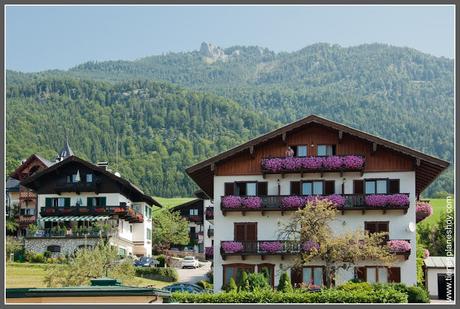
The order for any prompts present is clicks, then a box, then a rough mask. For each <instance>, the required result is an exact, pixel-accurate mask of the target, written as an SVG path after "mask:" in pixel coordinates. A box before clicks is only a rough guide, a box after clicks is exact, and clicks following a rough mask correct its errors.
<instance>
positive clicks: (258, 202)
mask: <svg viewBox="0 0 460 309" xmlns="http://www.w3.org/2000/svg"><path fill="white" fill-rule="evenodd" d="M222 206H223V207H224V208H234V209H237V208H242V209H258V208H261V207H262V199H261V198H260V197H258V196H248V197H241V196H235V195H227V196H224V197H223V198H222Z"/></svg>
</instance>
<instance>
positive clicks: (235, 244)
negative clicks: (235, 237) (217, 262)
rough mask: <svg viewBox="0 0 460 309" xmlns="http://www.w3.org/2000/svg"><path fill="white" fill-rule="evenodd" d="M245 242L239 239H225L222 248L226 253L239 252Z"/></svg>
mask: <svg viewBox="0 0 460 309" xmlns="http://www.w3.org/2000/svg"><path fill="white" fill-rule="evenodd" d="M243 248H244V247H243V243H241V242H239V241H224V242H222V250H223V251H224V253H238V252H241V251H243Z"/></svg>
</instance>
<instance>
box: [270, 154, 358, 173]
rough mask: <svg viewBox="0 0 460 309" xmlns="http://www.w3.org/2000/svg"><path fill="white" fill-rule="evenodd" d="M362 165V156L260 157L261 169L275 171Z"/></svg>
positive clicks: (349, 167)
mask: <svg viewBox="0 0 460 309" xmlns="http://www.w3.org/2000/svg"><path fill="white" fill-rule="evenodd" d="M363 166H364V157H361V156H355V155H348V156H328V157H313V156H311V157H301V158H299V157H284V158H267V159H262V169H263V170H266V171H269V172H273V173H277V172H281V171H291V172H292V171H301V170H320V169H323V168H324V169H326V170H338V169H342V168H346V169H360V168H363Z"/></svg>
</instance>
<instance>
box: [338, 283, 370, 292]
mask: <svg viewBox="0 0 460 309" xmlns="http://www.w3.org/2000/svg"><path fill="white" fill-rule="evenodd" d="M337 289H338V290H343V291H354V290H358V291H372V285H370V284H369V283H367V282H352V281H348V282H346V283H344V284H342V285H341V286H339V287H338V288H337Z"/></svg>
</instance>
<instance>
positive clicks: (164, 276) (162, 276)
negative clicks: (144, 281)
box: [136, 267, 179, 282]
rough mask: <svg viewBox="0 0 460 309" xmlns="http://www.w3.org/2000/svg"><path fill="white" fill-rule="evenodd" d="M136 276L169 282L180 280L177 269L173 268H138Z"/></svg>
mask: <svg viewBox="0 0 460 309" xmlns="http://www.w3.org/2000/svg"><path fill="white" fill-rule="evenodd" d="M136 276H138V277H142V278H148V279H152V280H160V281H167V282H173V281H177V280H179V275H178V274H177V271H176V269H175V268H172V267H138V268H136Z"/></svg>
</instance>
